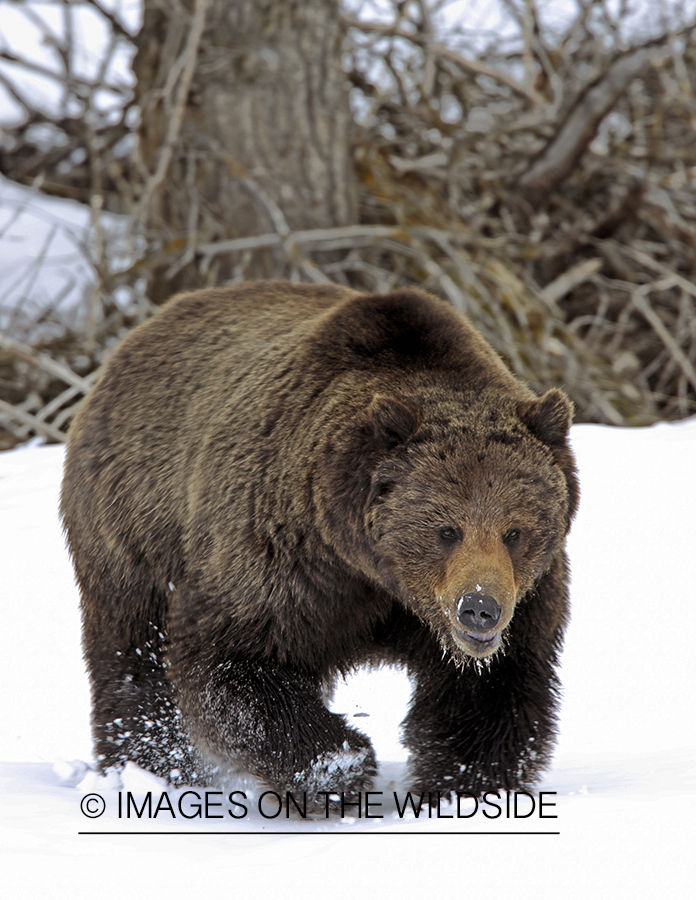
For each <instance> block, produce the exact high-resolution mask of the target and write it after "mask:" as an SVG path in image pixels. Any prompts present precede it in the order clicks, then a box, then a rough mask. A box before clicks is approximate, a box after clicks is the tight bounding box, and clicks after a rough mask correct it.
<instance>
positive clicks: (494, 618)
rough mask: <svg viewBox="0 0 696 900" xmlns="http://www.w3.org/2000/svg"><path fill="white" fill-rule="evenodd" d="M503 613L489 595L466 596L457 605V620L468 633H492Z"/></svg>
mask: <svg viewBox="0 0 696 900" xmlns="http://www.w3.org/2000/svg"><path fill="white" fill-rule="evenodd" d="M501 612H502V610H501V608H500V604H499V603H498V601H497V600H495V599H494V598H493V597H489V596H488V594H478V593H476V594H464V596H463V597H462V598H461V599H460V600H459V602H458V603H457V619H459V622H460V624H461V625H462V626H463V627H464V628H465V629H466V630H467V631H492V630H493V629H494V628H495V626H496V625H497V624H498V622H499V621H500V613H501Z"/></svg>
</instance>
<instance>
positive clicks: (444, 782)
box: [62, 282, 578, 794]
mask: <svg viewBox="0 0 696 900" xmlns="http://www.w3.org/2000/svg"><path fill="white" fill-rule="evenodd" d="M570 420H571V404H570V402H569V401H568V399H567V398H566V397H565V395H564V394H562V393H561V392H560V391H558V390H550V391H549V392H548V393H546V394H545V395H544V396H543V397H542V398H541V399H537V398H536V397H535V396H534V395H533V394H532V393H531V392H530V391H529V390H528V389H527V388H526V387H524V386H523V385H522V384H520V383H519V382H518V381H517V380H516V379H515V378H513V376H512V375H511V374H510V373H509V372H508V371H507V369H506V368H505V367H504V366H503V364H502V363H501V362H500V360H499V359H498V357H497V356H496V355H495V353H494V352H493V350H492V349H491V348H490V347H489V345H488V344H487V343H486V342H485V341H484V340H483V338H482V337H481V336H480V335H479V334H478V333H477V332H476V331H475V330H474V329H473V328H472V327H471V325H470V324H469V323H468V322H467V321H466V320H465V319H464V318H463V317H462V316H460V315H459V314H457V313H456V312H455V311H454V310H453V309H452V308H450V307H449V306H448V305H447V304H445V303H444V302H442V301H440V300H437V299H436V298H434V297H432V296H430V295H428V294H425V293H423V292H421V291H417V290H398V291H394V292H393V293H390V294H386V295H361V294H359V293H357V292H355V291H352V290H349V289H347V288H343V287H339V286H332V285H311V286H310V285H295V284H286V283H282V282H258V283H251V284H245V285H240V286H238V287H233V288H221V289H217V290H205V291H201V292H198V293H193V294H188V295H182V296H179V297H176V298H174V299H173V300H172V301H170V302H169V304H167V305H166V306H165V307H164V308H163V309H162V310H161V312H160V313H159V314H158V315H157V316H155V317H154V318H153V319H152V320H151V321H149V322H148V323H146V324H145V325H143V326H141V327H139V328H137V329H135V330H134V331H133V332H132V333H131V334H130V335H129V336H128V337H127V338H126V340H125V341H124V342H123V344H122V345H121V346H120V347H119V349H118V350H117V351H116V352H115V353H114V355H113V358H112V359H111V360H110V362H109V364H108V365H107V366H106V368H105V371H104V373H103V375H102V377H101V379H100V381H99V383H98V385H97V386H96V387H95V389H94V391H93V392H92V394H91V395H90V397H89V398H88V400H87V401H86V402H85V404H84V406H83V408H82V409H81V411H80V413H79V414H78V416H77V417H76V419H75V422H74V424H73V426H72V428H71V431H70V438H69V443H68V451H67V458H66V467H65V479H64V484H63V493H62V513H63V517H64V523H65V527H66V531H67V536H68V541H69V546H70V549H71V552H72V556H73V560H74V565H75V571H76V574H77V579H78V582H79V585H80V588H81V592H82V613H83V634H84V649H85V656H86V659H87V663H88V668H89V673H90V679H91V687H92V695H93V729H94V736H95V745H96V754H97V758H98V762H99V765H100V767H101V768H102V769H106V768H108V767H112V766H115V767H120V766H122V765H123V764H124V763H125V762H126V761H128V760H132V761H134V762H136V763H139V764H140V765H142V766H144V767H145V768H147V769H149V770H151V771H153V772H155V773H156V774H158V775H162V776H165V777H167V778H169V779H170V780H171V781H172V782H174V783H180V782H187V783H192V782H195V781H206V782H207V781H209V780H211V779H212V778H214V777H216V772H218V776H219V772H220V771H223V772H225V771H231V770H234V769H235V768H241V769H244V770H247V771H250V772H251V773H253V774H254V775H255V776H257V777H259V778H260V779H262V780H263V781H264V782H265V783H267V784H269V785H270V786H272V787H273V788H276V789H281V790H285V789H291V790H294V791H301V790H304V791H307V792H308V793H310V794H316V792H318V791H338V790H343V791H347V792H354V791H357V790H361V789H364V788H365V787H367V786H369V784H370V779H371V777H372V775H373V774H374V771H375V758H374V752H373V750H372V747H371V745H370V742H369V740H368V738H367V737H365V736H364V735H362V734H361V733H360V732H358V731H356V730H355V729H353V728H351V727H349V726H348V724H347V723H346V722H345V720H344V719H343V717H341V716H338V715H336V714H333V713H330V712H329V711H328V709H327V708H326V706H325V703H324V702H323V698H324V696H325V694H324V689H325V686H326V684H327V682H330V681H331V679H332V678H334V677H335V676H336V675H337V673H341V672H346V671H348V670H350V669H351V668H352V667H353V666H355V665H357V664H359V663H362V662H366V661H367V662H379V661H386V662H395V663H402V664H404V665H405V666H407V667H408V670H409V672H410V674H411V676H412V678H413V680H414V682H415V687H414V693H413V698H412V703H411V707H410V712H409V714H408V716H407V718H406V720H405V723H404V726H403V734H404V740H405V743H406V745H407V746H408V747H409V749H410V751H411V774H412V780H413V786H414V787H416V788H420V789H422V790H429V791H437V790H442V791H451V790H461V791H468V792H479V791H482V790H485V789H489V788H493V789H496V788H503V789H504V788H507V789H514V788H517V787H520V786H523V785H528V784H531V783H533V781H534V779H535V778H536V776H537V775H538V773H539V771H540V770H541V769H542V768H543V766H544V765H545V764H546V763H547V761H548V757H549V753H550V749H551V747H552V744H553V739H554V725H555V708H556V693H557V680H556V676H555V672H554V667H555V665H556V663H557V653H558V651H559V648H560V645H561V641H562V635H563V630H564V626H565V623H566V619H567V614H568V598H567V580H568V576H567V569H566V562H565V555H564V540H565V536H566V533H567V531H568V528H569V525H570V521H571V519H572V516H573V514H574V512H575V508H576V504H577V498H578V486H577V479H576V474H575V467H574V462H573V457H572V454H571V451H570V449H569V446H568V443H567V432H568V428H569V425H570Z"/></svg>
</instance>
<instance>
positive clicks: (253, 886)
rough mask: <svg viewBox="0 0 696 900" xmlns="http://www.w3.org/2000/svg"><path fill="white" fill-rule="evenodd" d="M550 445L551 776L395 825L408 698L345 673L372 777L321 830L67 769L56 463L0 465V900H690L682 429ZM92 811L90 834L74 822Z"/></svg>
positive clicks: (68, 573) (70, 604) (73, 599)
mask: <svg viewBox="0 0 696 900" xmlns="http://www.w3.org/2000/svg"><path fill="white" fill-rule="evenodd" d="M572 437H573V444H574V446H575V450H576V454H577V458H578V463H579V467H580V474H581V481H582V490H583V495H582V503H581V508H580V513H579V515H578V519H577V521H576V523H575V526H574V529H573V532H572V535H571V539H570V546H569V550H570V556H571V562H572V569H573V586H572V596H573V619H572V622H571V625H570V628H569V631H568V637H567V642H566V650H565V653H564V656H563V666H562V673H561V675H562V681H563V684H564V702H563V709H562V716H561V723H560V738H559V742H558V747H557V751H556V754H555V758H554V762H553V766H552V768H551V769H550V771H549V772H548V773H547V774H546V776H545V777H544V780H543V782H542V783H541V784H540V785H539V787H538V789H537V790H536V791H535V792H534V794H533V796H532V798H531V799H530V798H528V797H525V796H518V797H516V798H515V797H514V796H513V797H512V798H506V797H505V795H502V797H501V799H500V801H497V802H496V803H495V804H493V802H492V801H493V800H494V799H495V798H491V803H489V804H488V805H487V806H484V804H482V803H481V802H479V804H478V805H477V804H475V803H474V801H472V800H464V801H462V803H461V805H460V809H459V818H457V809H456V806H455V807H453V806H450V805H449V804H446V803H443V804H441V806H440V807H439V809H438V808H437V807H435V809H434V810H432V811H430V812H429V811H428V810H427V809H426V808H425V807H424V808H423V811H422V812H421V814H420V815H419V816H416V815H415V813H414V807H413V805H412V804H413V803H415V809H416V810H417V809H418V797H414V798H412V801H409V800H408V796H407V793H406V791H407V784H406V781H405V758H406V756H405V752H404V750H403V748H402V747H401V745H400V744H399V743H398V740H397V730H398V723H399V721H400V720H401V718H402V717H403V715H404V712H405V707H406V703H407V700H408V695H409V686H408V683H407V682H406V680H405V678H404V676H403V674H402V673H401V672H399V671H397V670H394V669H389V668H387V669H382V670H378V671H371V672H360V673H358V674H357V675H356V676H355V677H353V678H352V679H350V680H349V681H348V682H347V683H345V684H343V683H342V684H340V685H339V687H338V690H337V692H336V696H335V698H334V701H333V708H334V709H335V710H337V711H341V712H343V713H345V714H346V715H347V717H348V719H349V721H350V722H351V723H352V724H353V725H354V726H356V727H358V728H360V729H362V730H364V731H366V732H367V733H368V734H370V736H371V737H372V739H373V741H374V744H375V748H376V752H377V757H378V759H379V761H380V774H379V778H378V781H377V783H376V784H375V788H374V792H373V793H371V794H370V796H369V797H363V798H362V802H361V805H360V808H359V809H358V808H356V807H346V809H345V813H346V816H345V818H344V819H343V820H337V819H336V818H335V817H332V818H328V819H327V818H326V817H323V816H317V817H316V818H314V819H313V820H303V819H301V818H300V817H299V816H298V815H297V814H293V815H291V816H290V817H289V818H288V817H287V816H286V805H287V804H286V800H287V798H284V797H280V798H276V797H275V796H274V795H271V794H268V793H267V792H266V793H264V792H265V789H264V788H263V786H259V785H258V784H253V783H251V782H250V781H249V780H247V781H244V780H240V782H239V783H236V784H233V785H229V786H226V788H225V792H221V791H218V792H213V791H209V792H208V795H207V796H206V792H205V791H204V790H202V789H200V788H199V789H197V792H196V794H191V793H188V794H186V792H185V790H184V789H178V790H177V791H173V790H168V789H167V786H166V785H165V784H164V783H163V782H162V781H160V780H158V779H156V778H154V777H153V776H151V775H149V774H148V773H146V772H142V771H141V770H139V769H138V768H137V767H136V766H129V767H128V768H127V769H126V771H125V772H124V773H123V775H122V777H121V779H120V780H119V779H118V778H117V777H115V776H113V775H112V776H111V777H110V779H104V778H101V777H99V776H97V775H96V774H95V773H94V772H93V771H91V770H90V769H89V768H88V767H87V766H86V765H85V763H86V762H89V761H91V745H90V735H89V696H88V689H87V682H86V676H85V671H84V666H83V663H82V659H81V651H80V646H79V610H78V594H77V589H76V587H75V584H74V582H73V576H72V570H71V566H70V561H69V558H68V555H67V552H66V550H65V548H64V544H63V539H62V535H61V531H60V526H59V523H58V520H57V512H56V509H57V502H58V491H59V482H60V476H61V467H62V461H63V449H62V448H61V447H45V446H41V445H39V444H37V443H35V444H33V445H30V446H27V447H24V448H21V449H18V450H15V451H12V452H8V453H3V454H0V556H1V559H2V579H1V584H0V592H1V596H2V612H3V625H2V629H0V679H1V683H2V685H3V689H2V692H1V695H0V720H1V721H2V723H3V728H2V731H1V732H0V792H1V793H2V810H3V815H2V820H1V823H0V848H2V849H1V850H0V853H2V855H3V856H4V859H3V860H2V863H1V865H2V872H3V876H2V883H3V894H4V896H7V897H9V898H13V900H14V898H23V897H27V898H29V897H32V898H35V897H39V896H44V895H46V894H47V893H48V892H49V891H50V892H51V893H52V894H53V893H54V892H55V890H56V886H57V885H60V884H61V883H62V884H65V885H66V888H65V893H66V896H67V895H69V896H70V897H71V898H76V900H79V898H82V897H90V898H91V897H92V896H100V897H104V898H109V897H123V896H126V895H128V894H132V895H133V896H136V897H146V896H149V895H150V892H153V893H154V892H155V891H156V892H157V894H158V895H162V894H163V893H166V895H168V896H173V897H188V896H191V895H193V893H194V892H195V893H196V894H197V895H200V894H202V893H205V894H207V895H209V896H212V897H217V896H221V897H222V896H229V895H230V894H231V893H232V892H233V891H234V892H235V893H237V892H238V891H239V890H245V889H250V890H253V892H254V896H258V897H277V896H295V895H296V894H300V893H302V895H303V896H306V897H313V896H316V897H320V896H321V897H323V896H325V895H331V896H334V897H339V898H341V897H347V896H349V895H350V896H352V895H353V894H354V893H355V892H356V891H359V892H362V893H365V894H369V895H378V894H382V893H385V894H388V896H397V895H398V896H406V897H411V896H413V897H416V896H423V895H430V894H432V893H439V892H440V891H443V892H444V891H447V890H449V889H450V885H452V884H453V883H454V884H455V885H456V886H457V889H458V892H459V891H461V893H462V894H463V895H464V894H466V895H472V896H476V895H479V894H484V893H485V894H490V893H492V892H494V891H495V892H496V893H498V892H500V891H505V892H511V893H514V896H515V898H516V900H525V898H544V897H553V898H562V900H564V898H575V897H578V898H580V897H582V898H587V897H596V898H620V897H624V896H630V897H631V898H643V897H645V898H653V897H655V896H665V897H669V898H686V897H691V896H693V881H694V876H696V866H695V864H694V854H693V851H692V843H693V826H692V821H691V817H692V811H691V810H692V804H693V803H694V801H695V800H696V724H695V722H694V714H693V699H692V698H693V696H694V689H695V687H696V684H695V682H696V678H695V675H696V655H695V654H694V651H693V634H694V629H695V626H696V603H694V596H695V594H694V584H696V554H694V550H693V544H694V536H695V534H694V527H693V524H692V515H693V510H694V508H696V478H695V477H694V460H696V420H692V421H689V422H686V423H682V424H676V425H658V426H656V427H653V428H650V429H641V430H613V429H609V428H605V427H599V426H589V425H580V426H575V427H574V428H573V432H572ZM232 791H237V793H235V794H233V795H232V797H231V798H230V797H229V796H228V795H229V794H230V793H231V792H232ZM148 792H150V793H149V799H148ZM395 792H396V797H395V796H394V794H395ZM540 792H541V793H540ZM93 795H99V796H98V797H96V796H93ZM119 797H120V802H121V818H119V815H118V810H119ZM100 798H101V799H100ZM102 801H103V804H104V805H105V807H106V811H105V812H104V814H103V815H101V816H99V817H96V818H90V816H89V815H87V814H83V812H81V804H83V808H84V809H85V811H86V813H90V812H95V811H99V808H100V807H99V804H100V802H102ZM515 802H517V804H518V813H519V815H518V817H517V818H515V817H514V815H513V813H514V808H515ZM206 804H207V805H206ZM507 804H509V808H510V811H511V812H510V815H508V813H507ZM532 807H533V808H532ZM290 808H291V810H292V804H290ZM138 810H140V811H142V816H141V817H140V818H138V815H137V811H138ZM530 810H531V811H530ZM155 812H157V815H155ZM206 812H207V816H206ZM126 813H128V814H129V815H128V817H127V816H126ZM276 813H277V815H276ZM438 813H439V817H438ZM540 813H541V814H540ZM527 814H528V815H527ZM220 816H221V818H220ZM446 816H451V817H452V818H446ZM85 832H86V833H85ZM96 832H108V833H107V834H103V833H102V834H98V833H96ZM539 832H541V833H539Z"/></svg>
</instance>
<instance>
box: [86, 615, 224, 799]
mask: <svg viewBox="0 0 696 900" xmlns="http://www.w3.org/2000/svg"><path fill="white" fill-rule="evenodd" d="M106 633H108V632H106ZM104 634H105V631H104V629H103V628H102V627H97V628H90V626H89V624H88V623H85V624H84V627H83V641H84V647H85V657H86V660H87V666H88V670H89V674H90V682H91V690H92V734H93V737H94V753H95V757H96V761H97V767H98V769H99V770H100V771H102V772H105V771H106V770H107V769H110V768H115V769H118V770H120V769H122V768H123V767H124V766H125V764H126V763H128V762H133V763H136V764H137V765H139V766H141V767H142V768H143V769H146V770H147V771H148V772H152V773H153V774H155V775H158V776H160V777H162V778H166V779H167V781H169V782H171V783H172V784H200V783H207V782H209V781H210V776H211V773H210V771H209V769H208V768H207V767H206V766H205V765H204V764H203V762H202V761H201V760H200V758H199V757H198V755H197V754H196V752H195V750H194V749H193V747H192V746H191V742H190V739H189V738H188V736H187V734H186V733H185V731H184V729H183V727H182V723H181V714H180V712H179V710H178V708H177V705H176V701H175V698H174V691H173V689H172V685H171V683H170V681H169V679H168V677H167V674H166V670H165V668H164V665H163V662H162V642H163V639H162V635H161V634H160V633H159V631H158V630H157V629H155V628H154V627H153V628H152V634H151V637H150V639H149V640H144V641H142V642H138V643H142V646H139V645H138V643H135V644H134V643H133V642H131V641H127V640H121V641H116V640H114V638H113V636H111V637H109V639H108V640H106V639H105V638H104Z"/></svg>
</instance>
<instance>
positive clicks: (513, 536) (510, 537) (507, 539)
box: [503, 528, 521, 547]
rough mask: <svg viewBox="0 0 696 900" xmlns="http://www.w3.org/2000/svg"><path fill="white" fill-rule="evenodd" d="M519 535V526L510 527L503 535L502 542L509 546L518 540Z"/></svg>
mask: <svg viewBox="0 0 696 900" xmlns="http://www.w3.org/2000/svg"><path fill="white" fill-rule="evenodd" d="M520 536H521V532H520V529H519V528H511V529H510V531H508V532H506V533H505V534H504V535H503V543H504V544H505V546H506V547H510V546H511V545H512V544H514V543H516V542H517V541H519V539H520Z"/></svg>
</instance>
